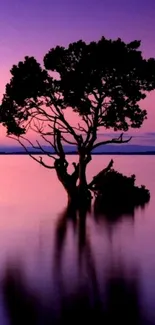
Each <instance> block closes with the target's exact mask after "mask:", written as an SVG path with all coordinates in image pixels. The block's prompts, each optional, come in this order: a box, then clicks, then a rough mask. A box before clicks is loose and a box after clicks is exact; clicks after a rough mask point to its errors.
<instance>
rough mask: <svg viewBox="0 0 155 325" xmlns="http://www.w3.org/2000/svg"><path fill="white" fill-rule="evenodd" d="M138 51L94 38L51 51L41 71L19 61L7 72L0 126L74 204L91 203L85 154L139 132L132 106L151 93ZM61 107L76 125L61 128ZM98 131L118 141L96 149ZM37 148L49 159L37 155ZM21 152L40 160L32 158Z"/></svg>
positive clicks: (149, 63)
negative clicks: (71, 150)
mask: <svg viewBox="0 0 155 325" xmlns="http://www.w3.org/2000/svg"><path fill="white" fill-rule="evenodd" d="M139 47H140V41H136V40H135V41H133V42H130V43H125V42H123V41H122V40H121V39H117V40H111V39H105V38H104V37H102V38H101V39H100V40H99V41H96V42H94V41H92V42H91V43H89V44H86V43H85V42H83V41H82V40H80V41H78V42H75V43H72V44H69V46H68V48H64V47H61V46H56V47H55V48H53V49H51V50H50V51H49V52H48V53H47V54H46V55H45V57H44V67H43V68H42V67H41V65H40V64H39V63H38V62H37V61H36V59H35V58H34V57H25V59H24V61H23V62H19V63H18V64H17V65H14V66H13V67H12V69H11V74H12V78H11V80H10V83H8V84H7V85H6V92H5V94H4V97H3V100H2V104H1V106H0V122H1V123H2V124H3V125H4V126H6V128H7V133H8V135H9V136H10V137H13V138H15V139H16V140H18V142H19V143H20V144H21V145H22V146H23V147H24V149H25V150H26V152H28V153H29V155H30V156H31V157H32V158H33V159H34V160H35V161H37V162H38V163H40V164H41V165H42V166H44V167H46V168H48V169H55V170H56V173H57V176H58V179H59V181H60V182H61V183H62V184H63V186H64V188H65V190H66V191H67V194H68V200H69V201H73V202H74V204H77V205H78V204H79V203H81V201H83V204H84V203H85V202H87V201H90V200H91V193H90V189H89V188H88V184H87V178H86V169H87V165H88V164H89V162H90V161H91V159H92V152H93V151H94V150H95V149H96V148H98V147H99V146H101V145H106V144H111V143H114V144H121V143H125V142H129V141H130V139H131V138H126V137H123V133H122V132H126V131H128V129H129V128H140V127H141V125H142V123H143V121H144V120H145V118H146V116H147V112H146V111H145V110H143V109H142V108H141V107H140V106H139V105H140V104H139V103H140V102H141V100H142V99H144V98H145V97H146V94H147V92H149V91H152V90H154V89H155V60H154V59H148V60H146V59H144V58H143V56H142V53H141V51H140V49H139ZM53 72H56V73H55V74H54V75H53ZM68 107H70V108H72V111H73V112H74V113H76V115H77V117H78V120H79V123H77V125H76V126H72V125H71V124H70V122H69V121H68V120H67V116H66V110H68ZM100 128H105V129H109V128H111V129H113V130H114V131H120V132H121V134H120V135H119V136H116V137H115V138H113V139H110V140H104V139H103V141H98V134H99V131H100ZM29 129H31V130H33V131H35V132H37V140H36V144H34V143H32V141H31V140H29V139H28V138H27V137H26V135H27V131H28V130H29ZM38 136H40V139H41V140H39V138H38ZM45 142H46V144H47V145H48V146H50V147H51V148H52V149H53V150H54V152H55V153H56V155H52V153H49V151H47V150H46V149H45V147H44V145H43V143H45ZM63 144H70V145H73V146H75V147H76V148H77V153H78V163H77V164H76V163H74V164H73V172H72V173H71V174H70V173H69V172H68V161H67V157H66V154H65V151H64V148H63ZM28 145H30V146H31V148H32V149H34V150H38V149H39V150H40V151H41V152H42V153H43V154H44V156H42V157H39V156H38V155H37V156H35V155H33V154H32V153H31V152H29V150H28V148H27V146H28ZM46 155H47V157H48V158H50V159H51V160H52V164H50V163H49V162H48V161H46V160H45V156H46Z"/></svg>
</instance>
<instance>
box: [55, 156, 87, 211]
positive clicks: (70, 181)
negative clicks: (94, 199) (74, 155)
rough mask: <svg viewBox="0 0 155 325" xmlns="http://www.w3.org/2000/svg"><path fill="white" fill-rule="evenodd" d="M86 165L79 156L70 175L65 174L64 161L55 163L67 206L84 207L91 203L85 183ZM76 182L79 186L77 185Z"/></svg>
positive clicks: (65, 166)
mask: <svg viewBox="0 0 155 325" xmlns="http://www.w3.org/2000/svg"><path fill="white" fill-rule="evenodd" d="M86 166H87V163H86V161H85V160H84V158H83V156H80V159H79V164H78V165H74V168H75V171H74V172H73V173H72V174H71V175H70V174H68V172H67V165H66V163H65V161H63V160H61V159H59V160H58V161H56V163H55V169H56V173H57V176H58V179H59V181H60V182H61V183H62V185H63V187H64V188H65V190H66V192H67V195H68V204H69V205H73V206H76V207H77V208H78V207H79V206H84V205H85V206H86V205H87V204H88V203H89V205H90V202H91V193H90V191H89V190H88V185H87V181H86ZM77 180H79V184H78V185H77Z"/></svg>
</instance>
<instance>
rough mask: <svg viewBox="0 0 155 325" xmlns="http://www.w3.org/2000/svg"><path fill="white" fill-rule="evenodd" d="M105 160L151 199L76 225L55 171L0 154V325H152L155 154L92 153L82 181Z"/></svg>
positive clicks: (154, 303) (89, 216)
mask: <svg viewBox="0 0 155 325" xmlns="http://www.w3.org/2000/svg"><path fill="white" fill-rule="evenodd" d="M111 158H113V159H114V162H115V165H114V167H115V168H116V169H117V170H118V171H121V172H123V173H125V174H127V175H131V174H133V173H135V174H136V178H137V184H139V185H141V184H145V185H146V186H147V187H148V188H149V189H150V192H151V201H150V203H149V204H148V205H147V206H146V207H145V209H140V208H139V209H136V210H135V211H134V214H133V215H129V216H125V215H124V216H121V217H120V218H117V219H115V220H113V221H112V220H111V221H110V220H108V219H107V218H106V216H104V215H95V214H94V212H93V209H92V211H90V212H89V213H87V215H86V216H85V217H83V220H82V221H80V219H79V218H78V216H77V215H76V214H75V213H73V212H72V213H71V212H68V211H66V194H65V192H64V190H63V188H62V186H61V184H60V183H59V182H58V181H57V178H56V175H55V172H54V171H53V170H52V171H50V170H46V169H45V168H44V167H42V166H40V165H37V164H36V163H35V162H34V161H32V160H31V159H30V158H29V157H27V156H1V157H0V185H1V187H0V324H4V325H9V324H14V325H15V324H17V325H18V324H41V325H42V324H45V325H46V324H66V323H68V324H69V323H73V322H74V323H75V324H76V323H79V322H85V323H87V322H95V323H98V324H99V323H101V324H103V323H105V324H113V323H114V322H117V323H118V324H155V172H154V171H155V156H114V157H109V156H94V157H93V161H92V162H91V164H90V166H89V167H88V179H89V180H91V177H92V176H93V175H95V174H96V173H97V172H99V171H100V169H102V168H104V167H105V166H106V165H107V164H108V162H109V161H110V159H111ZM69 161H70V163H72V162H73V161H76V157H74V156H70V157H69Z"/></svg>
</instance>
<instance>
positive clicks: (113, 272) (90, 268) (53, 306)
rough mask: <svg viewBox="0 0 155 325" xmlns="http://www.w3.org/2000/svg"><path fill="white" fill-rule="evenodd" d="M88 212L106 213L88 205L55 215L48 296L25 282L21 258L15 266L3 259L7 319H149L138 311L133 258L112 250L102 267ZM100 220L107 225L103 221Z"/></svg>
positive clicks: (13, 323)
mask: <svg viewBox="0 0 155 325" xmlns="http://www.w3.org/2000/svg"><path fill="white" fill-rule="evenodd" d="M92 218H93V222H96V218H102V220H103V219H104V218H105V215H103V216H101V215H100V217H99V215H98V216H97V217H96V216H94V215H93V214H91V211H89V212H87V211H80V212H79V211H75V210H74V209H65V211H63V213H61V215H59V217H58V219H57V220H56V224H55V238H54V254H53V255H54V256H53V264H52V265H51V282H50V281H49V282H48V283H47V286H48V291H49V295H48V298H47V296H45V297H44V298H43V299H41V297H40V296H39V294H38V293H37V292H36V291H35V290H34V288H32V287H31V286H29V284H28V282H27V279H26V274H25V272H24V269H23V268H22V266H21V265H20V263H18V265H17V267H16V268H15V267H14V265H13V264H8V265H7V267H6V270H5V272H4V277H3V281H2V283H3V296H4V304H5V308H6V310H7V314H8V316H9V324H10V325H18V324H20V325H21V324H23V325H26V324H29V325H31V324H33V325H35V324H36V325H50V324H55V325H61V324H62V325H63V324H68V325H70V324H73V323H74V324H79V323H86V324H88V323H91V324H93V323H96V324H107V325H109V324H119V325H121V324H122V325H124V324H127V325H128V324H130V325H131V324H135V325H138V324H148V323H147V321H146V319H145V318H144V310H143V313H142V309H143V308H142V301H141V275H140V271H139V269H138V266H137V265H135V263H134V262H133V263H132V266H131V265H130V266H129V265H126V262H125V261H124V259H123V258H122V257H121V256H120V258H119V259H118V260H117V261H116V260H115V256H113V254H112V253H111V252H110V250H109V251H108V254H109V255H110V256H109V259H107V260H105V259H104V260H103V261H101V262H100V267H99V266H98V265H97V262H96V256H95V253H94V247H93V243H92V240H91V236H90V233H89V227H88V221H89V220H91V221H92ZM94 224H95V223H94ZM101 225H102V228H103V230H105V224H104V222H103V223H101ZM71 238H72V241H71V243H70V242H69V241H70V239H71ZM71 245H74V247H73V250H71V249H72V247H71ZM67 253H68V254H69V255H70V260H71V261H72V264H67V266H66V268H67V270H68V269H70V272H71V273H74V277H73V280H74V281H72V279H71V278H70V277H69V275H68V273H67V272H66V271H65V263H66V260H65V259H66V254H67ZM102 264H104V265H102ZM101 266H104V272H102V271H101ZM52 269H53V270H54V271H53V273H52ZM38 272H41V270H38ZM99 273H100V275H99ZM52 277H53V279H52ZM53 281H54V283H55V286H54V287H53V286H52V282H53Z"/></svg>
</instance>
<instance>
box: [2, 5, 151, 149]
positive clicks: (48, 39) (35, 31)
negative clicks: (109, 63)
mask: <svg viewBox="0 0 155 325" xmlns="http://www.w3.org/2000/svg"><path fill="white" fill-rule="evenodd" d="M102 35H103V36H105V37H107V38H113V39H114V38H118V37H121V38H122V39H123V40H124V41H127V42H129V41H131V40H134V39H138V40H142V50H143V53H144V56H145V57H150V56H151V57H155V0H141V1H135V0H130V1H128V0H89V1H88V0H78V1H75V0H25V1H22V0H1V1H0V72H1V77H0V98H2V94H3V93H4V89H5V84H6V83H7V82H8V81H9V78H10V74H9V70H10V68H11V66H12V65H13V64H16V63H18V61H19V60H22V59H23V58H24V56H25V55H30V56H35V57H36V58H37V60H38V61H39V62H40V63H41V62H42V59H43V56H44V55H45V53H46V52H47V51H48V50H49V49H50V48H51V47H53V46H56V45H64V46H65V45H68V43H70V42H73V41H76V40H78V39H83V40H85V41H87V42H89V41H91V40H97V39H99V38H100V37H101V36H102ZM142 106H143V107H145V108H147V110H148V120H147V121H146V122H145V123H144V125H143V127H142V129H141V130H140V132H154V131H155V94H150V96H149V97H148V98H147V99H146V100H145V101H144V102H143V103H142ZM138 132H139V131H138ZM8 143H9V144H10V143H12V142H10V141H9V142H8V139H6V138H5V133H4V129H3V128H2V127H1V128H0V144H8Z"/></svg>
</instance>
